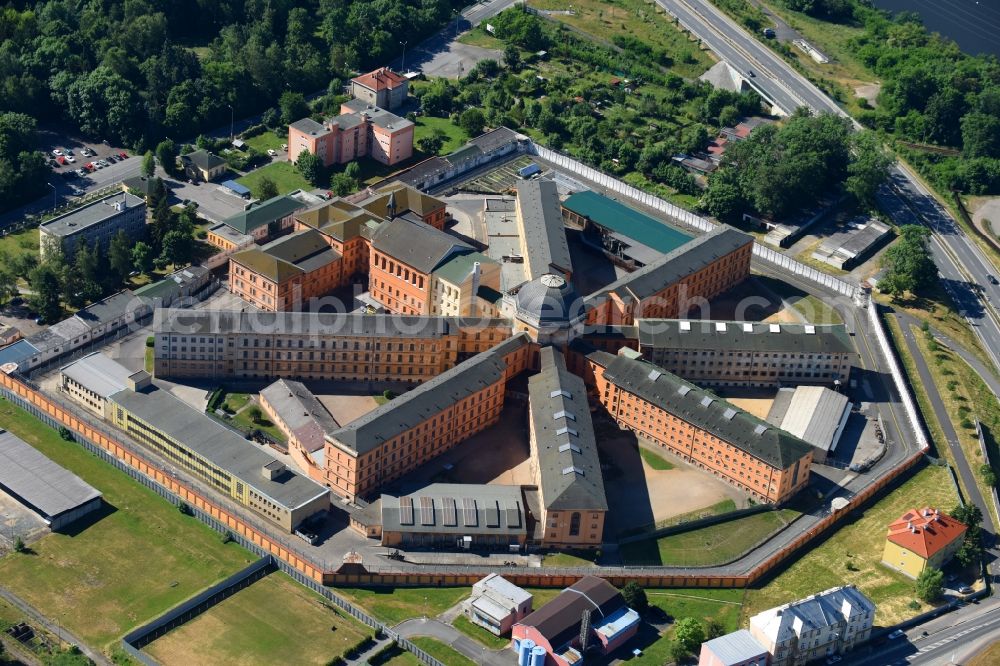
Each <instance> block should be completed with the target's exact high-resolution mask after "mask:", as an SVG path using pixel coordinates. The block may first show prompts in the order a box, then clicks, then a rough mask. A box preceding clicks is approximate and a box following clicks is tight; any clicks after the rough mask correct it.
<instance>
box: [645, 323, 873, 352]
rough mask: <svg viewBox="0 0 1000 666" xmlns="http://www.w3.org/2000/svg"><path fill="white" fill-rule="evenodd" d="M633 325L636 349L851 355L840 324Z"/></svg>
mask: <svg viewBox="0 0 1000 666" xmlns="http://www.w3.org/2000/svg"><path fill="white" fill-rule="evenodd" d="M635 325H636V328H637V329H638V333H639V349H643V348H646V347H652V348H654V349H678V350H723V351H757V352H794V353H817V354H849V353H854V346H853V345H852V344H851V336H850V335H849V334H848V333H847V327H845V326H844V325H843V324H834V325H825V326H816V325H812V324H770V323H763V322H743V321H709V320H687V319H637V320H636V322H635Z"/></svg>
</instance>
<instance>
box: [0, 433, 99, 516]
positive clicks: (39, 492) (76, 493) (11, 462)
mask: <svg viewBox="0 0 1000 666" xmlns="http://www.w3.org/2000/svg"><path fill="white" fill-rule="evenodd" d="M0 492H3V493H6V494H7V495H10V496H11V497H12V498H14V499H15V500H17V501H18V502H20V503H21V504H23V505H24V506H26V507H28V508H29V509H31V510H32V511H34V512H35V513H37V514H38V515H39V516H41V518H42V520H44V521H45V522H46V523H47V524H48V526H49V527H50V528H52V529H53V530H59V529H62V528H64V527H66V526H67V525H69V524H70V523H72V522H74V521H76V520H78V519H80V518H82V517H83V516H85V515H87V514H88V513H91V512H92V511H96V510H97V509H99V508H100V507H101V493H100V492H99V491H98V490H97V489H96V488H94V487H93V486H91V485H89V484H88V483H86V482H85V481H84V480H83V479H81V478H80V477H78V476H77V475H76V474H73V473H72V472H70V471H69V470H67V469H65V468H63V467H60V466H59V465H57V464H56V463H54V462H52V461H51V460H49V459H48V458H46V457H45V456H44V455H42V454H41V453H40V452H39V451H38V450H37V449H35V448H34V447H32V446H31V445H29V444H28V443H27V442H25V441H24V440H22V439H21V438H19V437H17V436H15V435H13V434H12V433H10V432H7V431H6V430H2V431H0Z"/></svg>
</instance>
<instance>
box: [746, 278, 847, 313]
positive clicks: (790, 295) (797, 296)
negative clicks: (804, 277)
mask: <svg viewBox="0 0 1000 666" xmlns="http://www.w3.org/2000/svg"><path fill="white" fill-rule="evenodd" d="M756 279H757V280H758V281H763V282H765V283H766V285H767V287H768V288H769V289H771V290H772V291H774V292H775V293H776V294H778V295H779V296H781V297H782V298H784V299H785V300H786V301H788V303H789V304H790V305H791V306H792V308H793V309H794V310H795V311H796V312H798V313H799V314H800V315H802V316H803V317H804V318H805V320H806V321H808V322H809V323H810V324H843V323H844V320H843V318H842V317H841V316H840V313H838V312H837V311H836V310H835V309H833V307H831V306H830V305H827V304H826V303H824V302H823V301H822V300H820V299H819V298H816V297H815V296H813V295H812V294H807V293H806V292H804V291H802V290H801V289H799V288H797V287H793V286H792V285H790V284H788V283H787V282H782V281H781V280H776V279H773V278H766V277H764V276H760V275H758V276H756Z"/></svg>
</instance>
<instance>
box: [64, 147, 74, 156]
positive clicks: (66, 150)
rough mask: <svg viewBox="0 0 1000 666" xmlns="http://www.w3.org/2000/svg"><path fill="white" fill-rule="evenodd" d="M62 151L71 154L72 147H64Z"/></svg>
mask: <svg viewBox="0 0 1000 666" xmlns="http://www.w3.org/2000/svg"><path fill="white" fill-rule="evenodd" d="M63 152H64V153H66V154H67V155H72V154H73V149H72V148H66V149H64V150H63Z"/></svg>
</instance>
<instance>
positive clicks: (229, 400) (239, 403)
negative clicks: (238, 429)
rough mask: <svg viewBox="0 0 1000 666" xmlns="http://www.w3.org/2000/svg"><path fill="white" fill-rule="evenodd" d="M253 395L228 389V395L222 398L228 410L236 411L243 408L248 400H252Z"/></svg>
mask: <svg viewBox="0 0 1000 666" xmlns="http://www.w3.org/2000/svg"><path fill="white" fill-rule="evenodd" d="M251 398H253V396H252V395H250V394H249V393H238V392H232V391H226V396H225V397H224V398H223V399H222V401H221V403H220V404H221V405H222V408H223V409H225V410H226V411H229V412H233V413H236V412H238V411H240V410H241V409H243V407H245V406H246V404H247V403H248V402H250V400H251Z"/></svg>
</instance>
